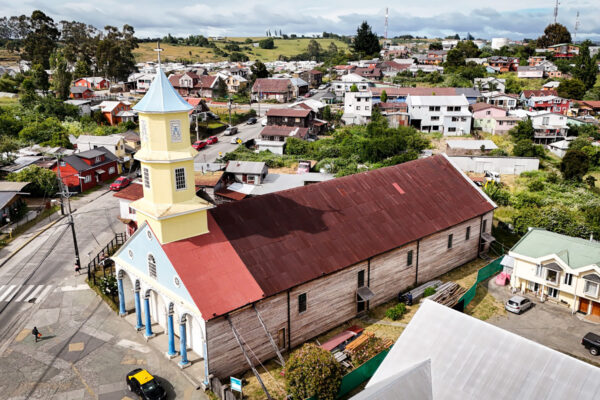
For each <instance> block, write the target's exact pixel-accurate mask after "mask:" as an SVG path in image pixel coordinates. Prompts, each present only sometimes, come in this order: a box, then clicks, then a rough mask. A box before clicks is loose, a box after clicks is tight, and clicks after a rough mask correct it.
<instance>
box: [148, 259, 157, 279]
mask: <svg viewBox="0 0 600 400" xmlns="http://www.w3.org/2000/svg"><path fill="white" fill-rule="evenodd" d="M148 275H150V277H151V278H155V279H156V260H155V259H154V256H153V255H152V254H148Z"/></svg>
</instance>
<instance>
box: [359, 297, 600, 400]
mask: <svg viewBox="0 0 600 400" xmlns="http://www.w3.org/2000/svg"><path fill="white" fill-rule="evenodd" d="M424 360H431V387H432V391H433V398H434V399H447V400H479V399H487V400H505V399H553V400H571V399H578V400H594V399H598V398H600V369H598V368H597V367H595V366H593V365H590V364H588V363H585V362H583V361H580V360H577V359H575V358H572V357H569V356H568V355H566V354H563V353H561V352H558V351H556V350H553V349H550V348H548V347H546V346H542V345H541V344H538V343H535V342H533V341H531V340H528V339H525V338H523V337H521V336H519V335H516V334H514V333H511V332H508V331H505V330H503V329H501V328H498V327H496V326H494V325H491V324H489V323H486V322H483V321H481V320H479V319H477V318H473V317H470V316H468V315H466V314H463V313H461V312H458V311H455V310H452V309H451V308H448V307H446V306H443V305H441V304H437V303H435V302H433V301H431V300H425V301H424V302H423V304H422V305H421V306H420V307H419V309H418V310H417V313H416V314H415V316H414V317H413V318H412V320H411V321H410V323H409V324H408V327H406V329H404V331H403V332H402V335H401V336H400V338H399V339H398V340H397V341H396V343H395V344H394V346H393V347H392V349H391V350H390V352H389V353H388V355H387V356H386V358H385V360H383V362H382V363H381V365H380V366H379V368H378V369H377V371H376V372H375V374H374V375H373V377H372V378H371V380H370V381H369V383H368V384H367V386H366V389H367V390H369V388H373V387H375V386H376V385H377V384H378V383H379V382H384V381H385V380H386V379H387V378H389V377H392V376H395V375H396V374H397V373H398V372H400V371H403V370H406V369H407V368H411V367H412V368H417V366H419V365H420V363H422V362H423V361H424ZM406 379H412V378H410V376H407V378H406ZM421 382H422V383H426V381H421ZM407 385H411V383H410V382H407Z"/></svg>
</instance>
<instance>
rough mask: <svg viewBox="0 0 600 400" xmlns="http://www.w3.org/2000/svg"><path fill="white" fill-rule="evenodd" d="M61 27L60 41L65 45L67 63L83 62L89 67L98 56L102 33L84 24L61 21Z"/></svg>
mask: <svg viewBox="0 0 600 400" xmlns="http://www.w3.org/2000/svg"><path fill="white" fill-rule="evenodd" d="M60 25H61V29H60V39H61V42H62V43H63V44H64V47H63V48H62V51H63V53H64V55H65V58H66V59H67V61H68V62H69V63H71V64H73V63H75V62H77V61H82V62H84V63H85V64H86V65H89V64H90V63H91V62H92V60H93V59H94V58H95V56H96V46H97V44H98V40H99V35H100V32H99V31H98V30H97V29H96V28H94V27H93V26H92V25H86V24H84V23H83V22H77V21H60ZM88 75H89V74H88ZM81 76H85V75H81Z"/></svg>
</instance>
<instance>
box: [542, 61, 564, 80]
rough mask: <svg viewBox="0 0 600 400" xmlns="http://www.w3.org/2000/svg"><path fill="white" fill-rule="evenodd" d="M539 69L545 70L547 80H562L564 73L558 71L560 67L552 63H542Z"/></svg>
mask: <svg viewBox="0 0 600 400" xmlns="http://www.w3.org/2000/svg"><path fill="white" fill-rule="evenodd" d="M537 68H543V69H544V77H545V78H562V77H563V73H562V72H561V71H560V70H559V69H558V67H557V66H556V65H555V64H554V63H553V62H552V61H548V60H546V61H543V62H541V63H540V64H539V65H538V66H537Z"/></svg>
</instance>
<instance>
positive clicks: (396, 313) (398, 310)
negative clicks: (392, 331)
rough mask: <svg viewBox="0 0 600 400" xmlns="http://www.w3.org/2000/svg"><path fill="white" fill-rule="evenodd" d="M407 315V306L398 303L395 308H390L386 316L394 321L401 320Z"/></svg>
mask: <svg viewBox="0 0 600 400" xmlns="http://www.w3.org/2000/svg"><path fill="white" fill-rule="evenodd" d="M405 313H406V304H404V303H398V304H396V305H395V306H394V307H391V308H388V309H387V310H386V312H385V316H386V317H387V318H389V319H391V320H392V321H396V320H399V319H400V318H402V316H403V315H404V314H405Z"/></svg>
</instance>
